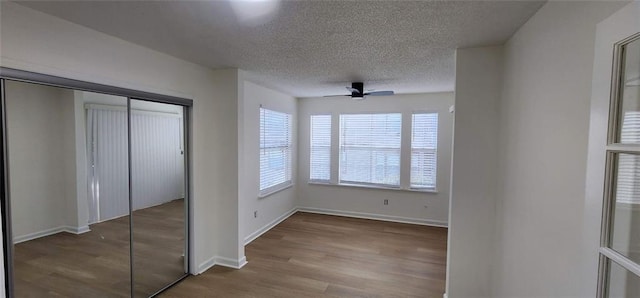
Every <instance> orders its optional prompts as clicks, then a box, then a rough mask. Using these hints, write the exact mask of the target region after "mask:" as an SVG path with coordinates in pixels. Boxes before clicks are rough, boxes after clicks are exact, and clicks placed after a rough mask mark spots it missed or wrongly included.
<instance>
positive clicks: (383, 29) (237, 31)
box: [20, 0, 544, 97]
mask: <svg viewBox="0 0 640 298" xmlns="http://www.w3.org/2000/svg"><path fill="white" fill-rule="evenodd" d="M20 3H21V4H22V5H24V6H27V7H31V8H34V9H36V10H40V11H42V12H45V13H48V14H51V15H55V16H58V17H60V18H63V19H66V20H69V21H71V22H74V23H77V24H80V25H83V26H86V27H89V28H93V29H95V30H98V31H101V32H104V33H106V34H109V35H113V36H116V37H119V38H122V39H124V40H128V41H130V42H133V43H136V44H139V45H142V46H146V47H149V48H152V49H155V50H158V51H161V52H165V53H167V54H170V55H173V56H175V57H179V58H182V59H185V60H188V61H192V62H195V63H198V64H202V65H205V66H208V67H211V68H228V67H237V68H240V69H243V70H246V71H247V72H248V76H249V78H250V79H251V80H252V81H255V82H257V83H260V84H262V85H265V86H268V87H271V88H274V89H276V90H280V91H283V92H285V93H287V94H290V95H293V96H297V97H313V96H322V95H330V94H343V93H346V92H345V89H344V86H347V85H350V84H349V82H351V81H364V82H365V89H367V90H369V89H376V90H389V89H390V90H395V91H396V93H418V92H438V91H452V90H453V86H454V50H455V49H456V48H458V47H472V46H483V45H496V44H502V43H503V42H504V41H506V40H507V39H508V38H509V37H510V36H511V35H512V34H513V33H514V32H515V31H516V30H517V29H518V28H519V27H520V26H521V25H522V24H524V23H525V22H526V21H527V20H528V19H529V18H530V17H531V16H532V15H533V14H534V13H535V12H536V11H537V10H538V9H539V8H540V7H541V6H542V5H543V4H544V2H541V1H535V2H531V1H415V2H414V1H376V2H364V1H348V2H344V1H283V2H271V3H272V4H273V3H275V4H276V5H277V6H276V7H275V10H274V11H273V13H271V14H270V15H268V16H267V17H262V18H257V19H247V18H246V16H245V15H244V14H238V13H243V12H244V13H246V12H249V13H250V12H252V11H261V10H263V9H264V7H263V6H261V5H265V3H261V2H259V1H258V2H257V1H256V0H253V1H248V2H240V4H239V5H241V6H242V7H240V9H238V7H236V6H232V4H233V5H238V3H235V2H229V1H86V0H85V1H28V2H20ZM234 8H235V10H234ZM254 8H256V9H254Z"/></svg>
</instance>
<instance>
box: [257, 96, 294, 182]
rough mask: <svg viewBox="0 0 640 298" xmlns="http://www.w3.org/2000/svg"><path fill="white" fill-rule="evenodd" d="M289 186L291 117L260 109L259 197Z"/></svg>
mask: <svg viewBox="0 0 640 298" xmlns="http://www.w3.org/2000/svg"><path fill="white" fill-rule="evenodd" d="M290 184H291V115H289V114H285V113H280V112H276V111H272V110H268V109H264V108H260V195H266V194H269V193H271V192H274V191H277V190H279V189H282V188H284V187H286V186H288V185H290Z"/></svg>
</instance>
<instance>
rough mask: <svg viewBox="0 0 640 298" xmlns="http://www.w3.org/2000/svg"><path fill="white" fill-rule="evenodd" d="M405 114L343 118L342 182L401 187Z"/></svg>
mask: <svg viewBox="0 0 640 298" xmlns="http://www.w3.org/2000/svg"><path fill="white" fill-rule="evenodd" d="M401 128H402V115H401V114H400V113H392V114H347V115H340V150H339V151H340V182H341V183H355V184H379V185H386V186H400V135H401Z"/></svg>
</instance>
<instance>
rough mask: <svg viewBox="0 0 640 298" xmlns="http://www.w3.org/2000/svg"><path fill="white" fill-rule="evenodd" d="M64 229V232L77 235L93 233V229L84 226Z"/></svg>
mask: <svg viewBox="0 0 640 298" xmlns="http://www.w3.org/2000/svg"><path fill="white" fill-rule="evenodd" d="M63 229H64V232H67V233H71V234H76V235H80V234H84V233H87V232H91V229H90V228H89V226H82V227H72V226H65V227H63Z"/></svg>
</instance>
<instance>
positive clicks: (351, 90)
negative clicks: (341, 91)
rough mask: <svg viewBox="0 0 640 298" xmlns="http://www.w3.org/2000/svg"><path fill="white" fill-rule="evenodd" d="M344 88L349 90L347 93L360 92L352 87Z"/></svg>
mask: <svg viewBox="0 0 640 298" xmlns="http://www.w3.org/2000/svg"><path fill="white" fill-rule="evenodd" d="M345 88H347V90H349V92H351V93H358V94H359V93H360V90H358V89H356V88H353V87H345Z"/></svg>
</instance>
